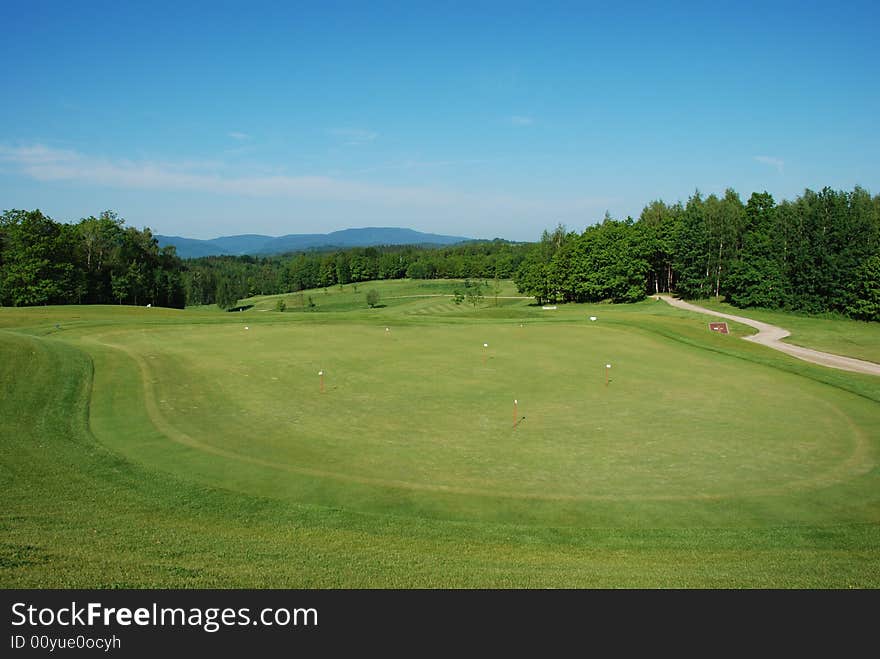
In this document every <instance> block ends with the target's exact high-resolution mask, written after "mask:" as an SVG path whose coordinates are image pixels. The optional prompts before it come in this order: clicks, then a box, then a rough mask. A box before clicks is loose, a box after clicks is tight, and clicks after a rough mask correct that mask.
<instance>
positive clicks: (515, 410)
mask: <svg viewBox="0 0 880 659" xmlns="http://www.w3.org/2000/svg"><path fill="white" fill-rule="evenodd" d="M518 404H519V401H517V400H516V398H514V399H513V427H514V428H516V420H517V418H518V416H517V409H516V406H517V405H518Z"/></svg>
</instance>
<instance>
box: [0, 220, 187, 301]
mask: <svg viewBox="0 0 880 659" xmlns="http://www.w3.org/2000/svg"><path fill="white" fill-rule="evenodd" d="M124 225H125V222H124V221H123V220H122V219H120V218H119V217H117V216H116V214H115V213H113V212H112V211H105V212H103V213H101V214H100V216H98V217H87V218H83V219H82V220H80V221H79V222H78V223H76V224H70V223H59V222H55V221H54V220H52V219H51V218H49V217H46V216H45V215H43V213H41V212H40V211H39V210H35V211H22V210H8V211H4V213H3V214H2V215H0V305H3V306H16V307H18V306H31V305H38V304H110V303H117V304H140V305H145V304H152V305H155V306H163V307H183V305H184V303H185V299H184V287H183V269H184V266H183V262H182V261H181V260H180V259H179V258H177V256H176V255H175V253H174V248H173V247H172V248H163V249H159V245H158V243H157V241H156V239H155V238H154V237H153V235H152V233H151V232H150V230H149V229H144V230H142V231H139V230H137V229H135V228H134V227H126V226H124Z"/></svg>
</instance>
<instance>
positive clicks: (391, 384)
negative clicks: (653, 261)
mask: <svg viewBox="0 0 880 659" xmlns="http://www.w3.org/2000/svg"><path fill="white" fill-rule="evenodd" d="M461 286H462V285H461V283H460V282H446V281H430V282H419V281H401V282H376V283H367V284H360V285H358V287H357V290H356V291H355V290H354V287H353V286H352V285H347V286H345V287H344V288H343V289H341V290H340V288H339V287H334V288H331V289H327V290H326V291H324V290H317V291H307V292H304V293H303V294H302V295H300V294H289V295H284V296H271V297H260V298H254V299H251V300H247V301H243V302H242V306H243V307H246V309H245V310H244V311H239V312H230V313H226V312H221V311H219V310H218V309H216V308H208V307H206V308H201V309H188V310H185V311H176V310H167V309H158V308H153V309H145V308H133V307H41V308H31V309H0V387H2V391H3V397H2V399H0V413H2V415H3V418H4V419H6V420H7V421H6V423H5V424H4V425H3V429H2V431H0V438H2V442H0V456H2V458H0V486H2V488H3V491H4V492H5V493H6V503H5V506H4V510H3V511H2V513H0V520H2V521H0V529H2V539H0V585H2V586H4V587H18V586H22V587H50V586H54V587H73V586H82V587H820V588H824V587H862V588H865V587H869V588H876V587H880V549H878V548H880V378H875V377H871V376H864V375H856V374H852V373H845V372H840V371H832V370H830V369H825V368H822V367H819V366H813V365H810V364H807V363H804V362H799V361H798V360H795V359H793V358H791V357H788V356H786V355H783V354H780V353H777V352H774V351H772V350H769V349H767V348H764V347H762V346H759V345H754V344H751V343H749V342H745V341H739V340H737V336H741V335H743V334H746V333H748V332H750V331H751V330H750V329H749V328H745V327H742V326H738V325H733V326H732V329H733V334H732V335H731V336H722V335H719V334H716V333H713V332H710V331H709V330H708V329H707V323H706V318H705V317H704V316H700V315H697V314H691V313H688V312H685V311H680V310H677V309H674V308H671V307H669V306H668V305H667V304H665V303H663V302H658V301H655V300H648V301H645V302H642V303H639V304H634V305H592V306H588V305H566V306H559V308H558V309H556V310H542V309H541V307H539V306H535V305H534V304H532V303H531V302H532V301H531V300H528V299H520V298H519V296H518V293H517V292H516V290H515V288H514V287H513V285H512V284H511V283H510V282H503V283H502V286H501V288H500V290H499V291H498V295H497V299H496V296H494V295H493V294H491V293H489V292H486V291H484V297H483V298H482V299H478V300H466V301H465V302H463V303H462V304H460V305H457V304H455V303H454V301H453V298H452V297H449V296H450V294H451V293H452V291H453V290H455V289H461ZM372 288H375V289H376V290H377V291H379V293H380V300H379V305H380V306H379V308H376V309H368V308H367V305H366V303H365V301H364V298H365V293H366V291H368V290H370V289H372ZM462 290H463V289H462ZM278 298H282V299H284V300H285V302H286V305H287V309H288V310H287V311H286V312H284V313H279V312H277V311H275V310H274V309H275V305H276V302H277V299H278ZM309 298H311V303H312V305H314V306H309ZM470 302H475V303H476V304H471V303H470ZM741 313H742V314H743V315H749V312H741ZM590 316H595V317H596V320H595V321H591V320H590ZM755 317H758V316H757V315H755ZM791 318H794V317H791ZM761 319H766V320H768V321H769V322H774V323H776V324H779V325H781V326H783V327H786V328H790V329H792V331H793V332H794V331H795V327H794V326H793V325H792V324H791V323H789V322H788V319H789V317H788V316H784V317H783V316H777V317H775V318H769V317H762V318H761ZM824 322H828V323H831V324H833V323H835V322H841V323H846V322H847V321H823V323H824ZM807 325H808V324H807V323H804V327H807ZM862 325H866V324H862ZM828 328H829V329H828V330H827V332H828V333H829V334H831V335H833V334H834V332H835V330H834V329H833V327H832V325H828ZM872 332H873V333H872ZM844 335H846V336H850V334H849V333H848V332H847V330H846V329H843V330H841V332H840V336H844ZM817 336H818V334H817ZM874 337H876V328H874V327H873V326H867V328H866V330H865V332H864V333H861V334H859V333H856V334H853V335H852V339H851V340H852V342H853V344H854V345H856V346H857V347H856V348H854V349H855V350H861V351H863V352H862V354H854V355H853V356H860V357H862V358H865V359H871V357H870V356H869V355H870V354H873V352H872V351H875V350H876V346H874V345H871V344H872V342H873V341H874ZM805 340H812V336H808V337H807V339H805ZM818 340H821V339H818ZM862 344H864V345H862ZM807 345H810V344H807ZM811 347H817V348H821V349H826V350H833V348H832V347H831V346H830V345H825V346H822V345H811ZM846 354H853V353H851V352H848V353H846ZM607 364H610V365H611V368H610V369H607V368H606V365H607ZM319 372H323V374H324V375H323V385H322V376H319ZM606 377H607V380H606ZM322 387H323V390H322ZM514 400H516V407H515V408H514Z"/></svg>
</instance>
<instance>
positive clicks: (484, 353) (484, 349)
mask: <svg viewBox="0 0 880 659" xmlns="http://www.w3.org/2000/svg"><path fill="white" fill-rule="evenodd" d="M488 347H489V344H488V343H484V344H483V366H485V365H486V350H487V348H488Z"/></svg>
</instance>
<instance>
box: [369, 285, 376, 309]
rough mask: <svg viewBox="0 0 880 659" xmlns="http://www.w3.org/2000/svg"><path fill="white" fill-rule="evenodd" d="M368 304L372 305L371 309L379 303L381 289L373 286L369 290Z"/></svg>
mask: <svg viewBox="0 0 880 659" xmlns="http://www.w3.org/2000/svg"><path fill="white" fill-rule="evenodd" d="M367 304H369V305H370V308H371V309H372V308H374V307H375V306H376V305H377V304H379V291H378V290H376V289H375V288H371V289H370V290H368V291H367Z"/></svg>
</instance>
